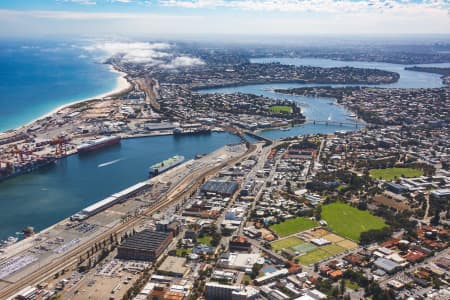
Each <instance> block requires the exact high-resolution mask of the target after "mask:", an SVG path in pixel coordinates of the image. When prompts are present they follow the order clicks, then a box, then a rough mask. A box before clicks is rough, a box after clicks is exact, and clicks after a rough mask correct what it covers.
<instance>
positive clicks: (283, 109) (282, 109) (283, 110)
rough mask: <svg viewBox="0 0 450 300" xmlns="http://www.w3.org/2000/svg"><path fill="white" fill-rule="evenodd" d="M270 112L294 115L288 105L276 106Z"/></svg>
mask: <svg viewBox="0 0 450 300" xmlns="http://www.w3.org/2000/svg"><path fill="white" fill-rule="evenodd" d="M270 110H271V111H273V112H276V113H288V114H291V113H292V107H290V106H288V105H274V106H271V107H270Z"/></svg>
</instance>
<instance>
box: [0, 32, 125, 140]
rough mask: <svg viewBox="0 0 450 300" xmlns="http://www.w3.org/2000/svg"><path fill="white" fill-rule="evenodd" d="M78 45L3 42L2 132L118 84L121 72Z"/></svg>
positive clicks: (0, 71) (0, 61)
mask: <svg viewBox="0 0 450 300" xmlns="http://www.w3.org/2000/svg"><path fill="white" fill-rule="evenodd" d="M100 55H101V54H100V53H94V52H90V51H86V50H84V49H83V48H82V43H80V42H73V43H71V42H64V43H63V42H57V41H29V40H28V41H20V40H0V132H1V131H5V130H8V129H13V128H16V127H18V126H21V125H24V124H26V123H28V122H30V121H32V120H34V119H36V118H38V117H40V116H42V115H44V114H46V113H48V112H49V111H51V110H53V109H55V108H56V107H59V106H60V105H63V104H67V103H70V102H72V101H75V100H81V99H85V98H89V97H93V96H96V95H99V94H102V93H106V92H108V91H110V90H112V89H113V88H114V87H115V86H116V82H117V81H116V79H117V77H118V74H117V73H114V72H112V71H111V70H110V68H109V66H107V65H105V64H102V63H101V59H100V57H101V56H100Z"/></svg>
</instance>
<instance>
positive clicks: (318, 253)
mask: <svg viewBox="0 0 450 300" xmlns="http://www.w3.org/2000/svg"><path fill="white" fill-rule="evenodd" d="M327 257H330V254H329V253H328V252H326V251H324V250H322V249H319V248H317V249H315V250H313V251H311V252H308V253H306V254H303V255H301V256H297V258H298V260H299V261H300V263H301V264H303V265H310V264H313V263H315V262H318V261H321V260H322V259H325V258H327Z"/></svg>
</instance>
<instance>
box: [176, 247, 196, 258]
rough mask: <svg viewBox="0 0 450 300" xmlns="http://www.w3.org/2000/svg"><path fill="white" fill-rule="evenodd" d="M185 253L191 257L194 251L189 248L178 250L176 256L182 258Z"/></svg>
mask: <svg viewBox="0 0 450 300" xmlns="http://www.w3.org/2000/svg"><path fill="white" fill-rule="evenodd" d="M183 252H186V255H189V254H191V253H192V249H190V248H188V249H183V248H178V249H177V250H176V255H177V256H182V255H181V254H182V253H183Z"/></svg>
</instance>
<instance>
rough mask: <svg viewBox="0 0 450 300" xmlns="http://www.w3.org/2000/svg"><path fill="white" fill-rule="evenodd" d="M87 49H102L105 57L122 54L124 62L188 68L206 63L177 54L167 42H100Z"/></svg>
mask: <svg viewBox="0 0 450 300" xmlns="http://www.w3.org/2000/svg"><path fill="white" fill-rule="evenodd" d="M83 49H84V50H87V51H91V52H92V51H101V52H102V53H104V54H105V57H104V58H103V59H106V58H109V57H113V56H120V57H121V61H122V62H127V63H138V64H145V65H147V66H159V67H161V68H169V69H176V68H186V67H191V66H195V65H203V64H205V63H204V62H203V61H202V60H201V59H199V58H195V57H189V56H175V55H174V54H173V53H171V52H170V50H171V45H170V44H167V43H145V42H128V43H127V42H100V43H95V44H92V45H89V46H85V47H83Z"/></svg>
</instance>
